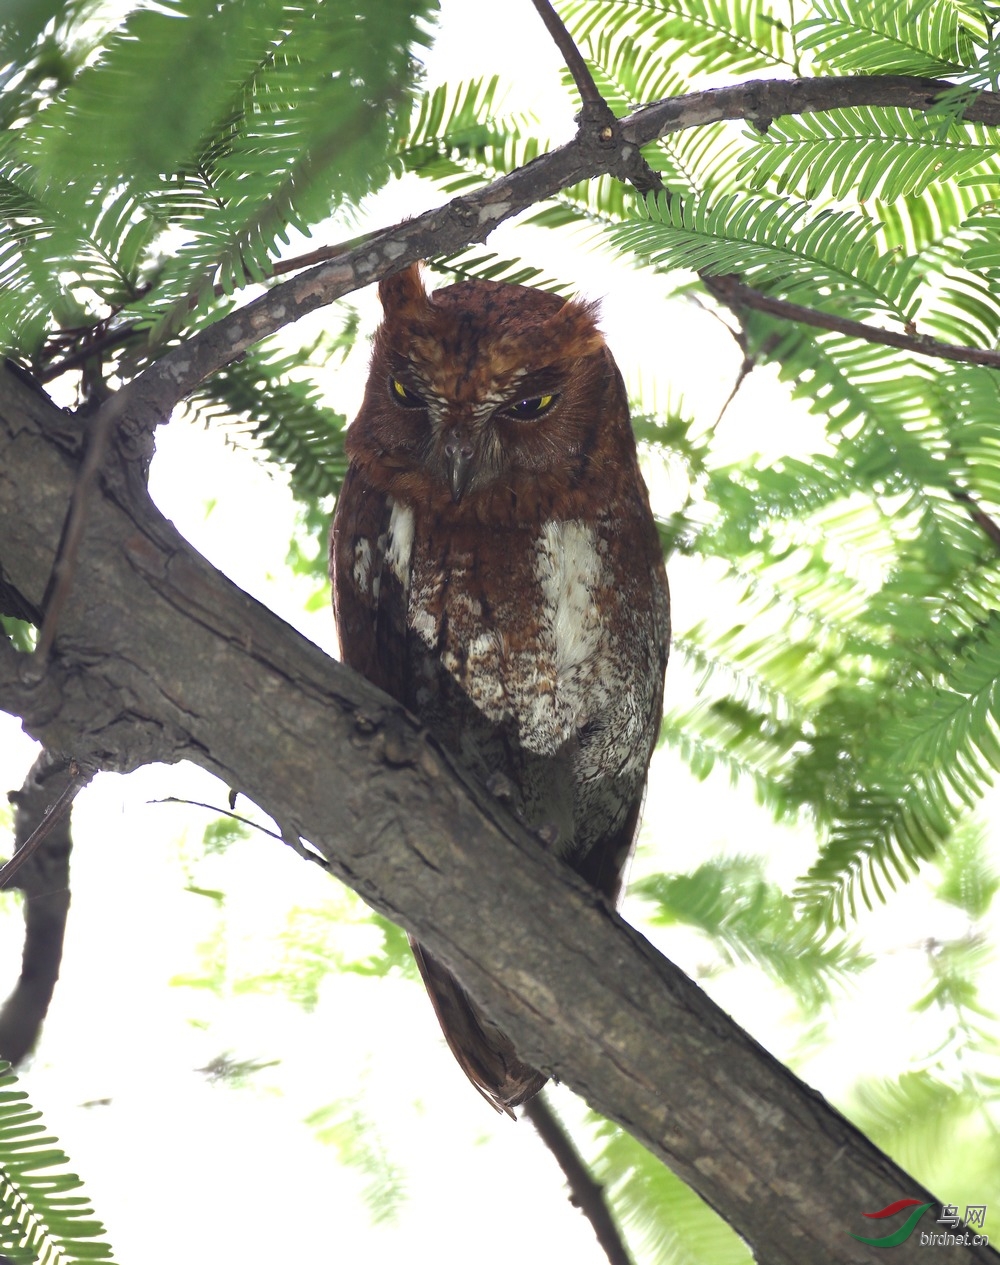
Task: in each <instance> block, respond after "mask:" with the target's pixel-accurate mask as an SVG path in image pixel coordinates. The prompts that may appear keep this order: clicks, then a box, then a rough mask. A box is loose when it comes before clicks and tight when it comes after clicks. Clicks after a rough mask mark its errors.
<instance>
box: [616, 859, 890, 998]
mask: <svg viewBox="0 0 1000 1265" xmlns="http://www.w3.org/2000/svg"><path fill="white" fill-rule="evenodd" d="M634 890H635V892H636V894H637V895H639V896H642V897H644V898H645V899H646V900H647V901H650V902H651V903H652V905H653V910H652V913H651V920H652V921H653V922H654V923H657V924H661V925H670V924H678V923H681V924H684V925H686V926H690V927H695V928H697V929H698V930H700V931H702V932H704V933H705V934H706V935H707V936H709V937H710V938H711V940H712V942H713V944H714V945H715V946H716V948H717V949H718V950H720V951H721V952H722V953H723V954H724V955H725V958H726V959H727V960H728V962H729V963H730V964H733V963H738V962H739V963H753V964H755V965H757V966H759V967H761V968H762V969H763V970H764V971H766V972H767V973H768V974H769V975H770V976H771V977H772V978H773V979H775V980H776V981H777V982H779V983H781V984H783V985H784V986H785V987H786V988H788V989H789V990H790V991H791V992H792V993H793V995H794V996H795V998H796V1000H797V1001H798V1002H799V1004H800V1005H801V1006H802V1008H803V1010H806V1011H815V1010H817V1009H818V1008H819V1007H821V1006H822V1005H824V1004H825V1003H826V1002H828V1001H829V1000H830V997H831V991H832V990H833V989H834V988H835V987H836V986H838V985H842V984H843V982H844V980H845V979H846V978H847V977H848V976H850V975H852V974H856V973H858V972H859V971H861V970H863V969H864V968H865V967H866V966H868V965H870V962H871V960H870V959H869V958H866V957H865V955H864V954H862V953H861V952H860V951H859V950H858V948H857V946H855V945H853V944H851V943H850V941H848V940H847V939H846V938H845V937H843V936H840V935H835V934H831V933H829V932H827V933H823V932H821V931H820V930H819V929H818V927H817V926H816V925H815V924H814V923H810V921H809V920H807V919H803V918H801V917H800V916H798V915H797V913H796V909H795V903H794V901H793V900H792V898H791V897H790V896H788V895H786V894H785V893H784V892H782V891H781V889H780V888H778V887H777V886H776V885H775V884H773V883H769V882H767V881H766V879H765V878H764V877H763V873H762V866H761V863H760V862H759V861H757V860H755V859H753V858H747V857H731V858H728V859H721V860H718V861H713V862H706V863H705V864H704V865H701V866H699V867H698V869H697V870H694V871H693V872H692V873H689V874H674V875H665V874H663V875H656V876H654V877H652V878H648V879H644V880H643V881H642V882H640V883H638V884H636V887H635V889H634Z"/></svg>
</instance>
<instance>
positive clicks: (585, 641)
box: [386, 506, 656, 778]
mask: <svg viewBox="0 0 1000 1265" xmlns="http://www.w3.org/2000/svg"><path fill="white" fill-rule="evenodd" d="M403 545H405V546H406V548H405V549H404V548H403V547H402V546H403ZM613 553H614V550H613V547H612V544H611V542H610V540H609V538H608V536H607V534H604V533H602V532H601V531H600V530H599V529H598V527H596V526H594V525H592V524H589V523H584V522H582V521H578V520H570V521H558V520H552V521H548V522H545V523H543V524H541V525H540V527H535V528H533V529H530V528H515V529H506V530H502V529H501V530H486V529H479V530H474V531H469V532H457V531H454V530H452V531H449V532H448V533H447V534H446V535H445V536H443V537H442V538H436V537H435V535H434V533H433V532H430V533H427V532H417V531H415V530H414V525H413V518H412V512H411V511H410V510H408V509H405V508H404V507H402V506H397V507H396V509H395V510H394V512H393V519H392V521H391V522H390V526H389V532H388V539H387V541H386V560H387V562H388V564H389V566H390V569H392V570H393V571H394V572H395V574H396V576H397V577H398V578H399V579H400V581H401V582H403V583H404V587H405V589H406V592H407V617H406V622H407V628H408V658H409V662H410V667H411V672H410V689H409V691H408V692H409V695H410V697H409V698H408V703H409V705H410V706H411V707H413V709H414V710H415V711H416V712H417V714H418V715H420V716H421V717H423V718H424V719H425V720H426V721H427V722H428V724H429V725H430V726H431V727H432V728H434V727H435V721H436V720H438V719H440V720H441V721H442V727H447V723H448V722H451V721H453V720H454V707H453V705H452V700H453V699H454V694H455V689H456V688H457V690H458V691H459V692H460V694H461V695H462V697H463V698H464V699H465V700H467V701H468V703H470V704H471V705H472V707H473V708H474V709H475V711H476V713H478V715H479V716H481V717H482V718H484V719H485V720H487V721H489V722H490V723H491V724H492V725H494V726H500V727H503V728H504V729H505V731H507V732H509V733H510V734H511V735H516V740H517V742H518V744H519V745H520V746H521V747H522V748H523V749H524V750H526V751H529V752H533V753H535V754H537V755H542V756H549V755H554V754H556V753H557V752H560V751H562V750H564V749H565V748H566V746H567V744H568V743H577V740H578V739H580V738H581V736H582V738H583V743H582V746H580V749H579V750H578V753H577V759H576V763H577V778H581V777H583V778H586V777H587V776H596V775H597V774H598V772H599V770H600V771H603V772H606V771H607V767H608V748H609V747H610V748H613V749H614V752H615V753H616V754H615V755H614V756H613V757H612V758H613V759H614V760H617V762H618V767H619V768H620V767H621V763H622V760H624V762H625V763H627V762H628V760H629V758H630V757H631V755H632V753H634V756H635V759H636V760H637V761H638V762H639V763H642V762H643V761H644V759H645V757H646V743H645V742H644V741H642V740H641V739H642V735H643V731H644V729H645V727H646V726H647V725H648V718H649V714H650V704H651V702H652V698H651V690H652V689H653V688H654V687H652V686H651V685H650V684H649V682H650V681H651V680H652V679H655V675H656V674H655V672H654V673H650V672H649V671H643V672H639V673H636V671H635V661H634V653H635V651H636V649H637V648H638V649H639V653H640V654H645V653H647V651H648V647H649V646H651V645H652V642H653V630H652V627H651V626H650V627H641V628H637V627H636V623H637V621H638V623H639V624H642V623H643V615H642V604H643V600H645V601H646V604H647V606H648V598H646V599H643V597H642V596H641V595H638V594H634V593H630V592H627V591H625V590H623V588H622V586H621V584H620V583H619V582H618V581H617V578H616V574H615V565H614V563H615V559H614V556H613ZM404 555H406V556H404ZM647 622H648V621H647ZM642 643H645V648H644V647H643V644H642ZM640 695H641V697H640ZM646 695H650V697H646ZM618 753H621V758H619V754H618ZM643 767H644V766H643Z"/></svg>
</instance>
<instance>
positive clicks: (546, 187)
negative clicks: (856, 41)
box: [119, 75, 1000, 430]
mask: <svg viewBox="0 0 1000 1265" xmlns="http://www.w3.org/2000/svg"><path fill="white" fill-rule="evenodd" d="M952 88H953V85H952V84H950V83H948V82H947V81H945V80H935V79H916V78H910V77H907V76H900V75H879V76H872V75H857V76H826V77H821V78H817V79H801V80H751V81H749V82H747V83H741V84H735V85H732V86H728V87H725V88H713V89H709V90H708V91H705V92H692V93H688V94H687V95H685V96H682V97H673V98H670V99H668V100H665V101H659V102H656V103H655V104H653V105H648V106H643V107H642V108H641V109H639V110H636V111H635V112H634V113H633V114H630V115H628V116H626V117H625V118H623V119H620V120H618V122H617V125H616V127H615V129H614V136H613V138H612V140H611V141H610V142H609V143H608V144H606V145H600V144H598V145H595V144H594V143H593V140H592V138H591V137H590V136H589V134H588V135H587V136H577V137H575V138H574V139H573V140H572V141H570V142H568V143H567V144H566V145H563V146H560V147H559V148H557V149H554V150H551V151H550V152H549V153H547V154H543V155H541V156H540V157H539V158H536V159H534V160H533V161H532V162H530V163H528V164H527V165H526V166H524V167H520V168H518V169H517V170H515V171H512V172H509V173H508V174H507V175H504V176H501V177H500V178H499V179H498V180H495V181H493V182H492V183H491V184H488V185H485V186H484V187H483V188H481V189H476V190H474V191H473V192H471V193H467V194H464V195H462V196H461V197H458V198H454V199H452V201H450V202H448V203H446V204H445V205H444V206H443V207H437V208H435V209H433V210H431V211H425V212H424V213H423V214H422V215H417V216H414V217H413V219H409V220H405V221H403V222H402V223H400V224H395V225H392V226H391V227H389V228H385V229H382V230H381V231H380V232H377V233H374V234H373V235H372V236H371V237H370V238H369V239H368V240H366V241H365V242H363V243H362V244H360V245H358V246H355V247H354V248H353V249H351V250H348V251H346V252H344V253H343V254H339V255H337V257H336V258H335V259H333V260H330V261H328V262H324V263H322V264H320V265H319V266H318V267H316V268H313V269H310V270H309V271H308V272H305V273H302V274H301V275H299V276H297V277H295V278H293V279H292V280H290V281H286V282H283V283H281V284H279V285H276V286H274V287H273V288H272V289H271V290H269V291H268V292H267V293H266V294H264V295H262V296H261V297H260V298H258V299H255V300H254V301H253V302H251V303H248V304H247V305H246V306H245V307H242V308H240V309H238V310H237V311H235V312H232V313H230V314H229V315H227V316H225V317H223V318H222V319H221V320H219V321H217V322H216V323H215V324H214V325H211V326H209V327H208V328H207V329H205V330H202V331H200V332H199V333H198V334H195V335H194V336H193V337H191V338H189V339H188V340H187V341H186V342H185V343H184V344H183V345H181V346H179V347H175V348H173V349H172V350H171V351H169V352H167V353H166V354H165V355H164V356H163V357H162V358H161V359H160V360H158V361H157V362H156V363H155V364H154V365H151V366H150V367H149V368H148V369H146V370H144V371H143V372H142V373H141V374H140V375H139V376H138V377H137V378H135V379H133V381H132V382H130V383H129V384H128V385H127V386H125V387H123V388H122V390H121V391H120V392H119V395H120V396H123V397H124V399H123V403H122V409H123V414H124V415H126V416H128V417H129V418H130V419H131V424H132V426H134V427H135V428H137V429H144V430H152V429H153V428H154V427H155V426H157V425H158V424H159V423H160V422H161V421H163V420H164V419H165V418H167V417H169V415H170V412H171V410H172V409H173V407H174V405H176V404H177V403H178V402H179V401H180V400H182V399H183V398H184V397H185V396H187V395H188V394H190V392H191V391H192V390H193V389H194V388H195V387H196V386H197V385H198V383H199V382H201V381H202V380H203V379H204V378H206V377H208V375H209V374H211V373H214V372H215V371H216V370H217V369H220V368H222V366H223V365H225V364H228V363H229V361H231V360H233V359H235V358H236V357H237V356H238V355H240V354H241V353H242V352H244V351H246V349H247V348H248V347H250V346H252V345H253V344H254V343H257V342H260V341H261V339H263V338H266V337H268V335H270V334H273V333H274V332H275V331H276V330H278V329H281V328H282V327H283V326H285V325H288V324H290V323H291V322H292V321H296V320H298V319H299V318H300V317H302V316H304V315H306V313H308V312H311V311H313V310H315V309H316V308H318V307H321V306H323V305H325V304H328V303H332V302H333V301H334V300H335V299H339V298H342V297H343V296H344V295H345V294H349V293H350V292H351V291H352V290H357V289H360V288H361V287H362V286H366V285H369V284H371V283H372V282H374V281H378V280H379V279H380V278H381V277H383V276H385V275H387V274H388V273H390V272H394V271H397V270H398V269H400V268H402V267H404V266H405V265H406V264H408V263H412V262H414V261H415V260H418V259H425V258H430V257H433V256H439V255H448V254H454V253H455V252H456V251H459V250H462V249H463V248H464V247H466V246H469V245H471V244H472V243H473V242H482V241H485V239H486V238H487V237H488V236H489V235H490V233H491V232H492V231H493V229H495V228H496V227H497V226H498V225H499V224H502V223H503V222H504V221H505V220H508V219H510V218H511V217H512V216H515V215H518V214H519V213H520V212H522V211H524V210H527V208H528V207H531V206H533V205H535V204H536V203H537V202H541V201H543V200H544V199H545V198H549V197H552V196H553V195H554V194H556V193H558V192H559V191H560V190H562V189H565V188H568V187H569V186H570V185H573V184H576V183H578V182H579V181H580V180H585V179H590V178H593V177H596V176H600V175H604V174H609V173H610V174H617V173H618V172H619V171H624V172H626V175H627V173H628V172H630V171H632V170H633V169H634V167H635V160H636V158H637V157H639V158H641V155H637V153H636V151H637V149H638V148H639V147H640V146H643V145H648V144H649V143H650V142H652V141H655V140H656V139H658V138H659V137H661V136H666V135H668V134H669V133H672V132H678V131H683V130H685V129H687V128H692V127H701V126H704V125H705V124H706V123H714V122H718V121H720V120H723V119H748V120H751V121H753V122H755V123H756V124H757V125H758V126H765V125H766V123H767V121H768V120H770V119H773V118H778V117H781V116H784V115H789V114H808V113H814V112H816V111H821V110H831V109H841V108H844V107H847V106H860V105H868V106H884V107H892V108H897V109H909V110H919V111H924V112H926V111H928V110H932V109H933V108H934V106H935V104H936V103H937V101H938V100H939V99H940V97H941V96H942V95H943V94H945V93H946V92H949V91H951V90H952ZM966 118H967V119H968V120H969V121H970V122H980V123H987V124H990V125H991V126H1000V94H998V93H992V92H983V93H981V94H980V95H979V96H978V97H977V98H976V99H975V100H974V101H973V102H971V103H970V105H969V106H968V107H967V109H966Z"/></svg>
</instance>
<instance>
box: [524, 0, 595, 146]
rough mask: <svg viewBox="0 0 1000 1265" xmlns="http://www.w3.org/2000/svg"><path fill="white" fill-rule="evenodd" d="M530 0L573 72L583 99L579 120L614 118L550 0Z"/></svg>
mask: <svg viewBox="0 0 1000 1265" xmlns="http://www.w3.org/2000/svg"><path fill="white" fill-rule="evenodd" d="M532 3H533V4H534V6H535V8H536V9H537V10H538V16H539V17H540V18H541V19H542V21H543V22H544V23H545V29H546V30H547V31H548V33H549V34H550V35H551V36H552V40H553V43H554V44H555V46H556V48H558V49H559V52H560V53H561V54H562V59H563V61H564V62H565V63H566V66H567V68H568V69H569V73H570V74H571V75H572V76H573V82H574V83H575V84H576V90H577V92H579V94H580V100H581V101H582V102H583V112H582V118H581V121H583V122H586V123H591V124H593V123H605V122H614V118H615V116H614V111H613V110H612V109H611V107H610V106H609V105H608V103H607V101H605V100H604V98H603V97H602V96H601V93H600V90H599V89H598V87H597V84H596V83H595V82H594V76H593V75H592V74H591V73H590V67H589V66H588V65H587V63H586V61H585V60H584V57H583V54H582V53H581V52H580V50H579V49H578V48H577V46H576V44H575V43H574V41H573V37H572V36H571V35H570V33H569V31H567V30H566V27H565V25H564V23H563V20H562V18H560V16H559V14H558V13H556V11H555V9H553V7H552V5H551V4H549V0H532Z"/></svg>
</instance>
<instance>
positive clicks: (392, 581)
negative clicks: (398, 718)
mask: <svg viewBox="0 0 1000 1265" xmlns="http://www.w3.org/2000/svg"><path fill="white" fill-rule="evenodd" d="M392 508H393V501H392V497H390V496H389V495H388V494H387V493H385V492H379V491H376V490H375V489H373V488H371V487H370V486H369V485H368V484H367V483H366V482H365V480H364V476H363V474H362V473H361V471H360V470H359V469H358V468H357V467H356V466H353V465H352V466H351V467H350V469H349V470H348V472H347V478H346V479H345V480H344V486H343V489H342V490H341V493H340V496H339V497H338V499H337V511H336V513H335V514H334V517H333V528H332V531H331V534H330V576H331V579H332V581H333V609H334V613H335V615H336V620H337V635H338V637H339V639H340V656H341V658H342V660H343V661H344V663H346V664H347V666H348V667H350V668H354V670H355V671H356V672H360V673H361V675H362V676H363V677H366V678H367V679H368V680H369V681H371V683H372V684H373V685H377V686H378V687H379V689H381V690H385V692H386V693H387V694H391V695H392V697H393V698H395V699H396V700H398V701H399V702H400V703H405V702H406V604H407V600H408V594H407V592H406V583H405V582H404V580H401V579H400V577H399V576H398V575H397V574H396V572H395V571H393V570H392V568H390V567H389V566H388V565H387V564H386V548H387V541H388V539H389V522H390V519H391V517H392Z"/></svg>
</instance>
